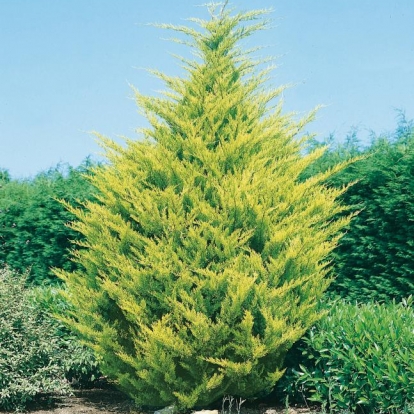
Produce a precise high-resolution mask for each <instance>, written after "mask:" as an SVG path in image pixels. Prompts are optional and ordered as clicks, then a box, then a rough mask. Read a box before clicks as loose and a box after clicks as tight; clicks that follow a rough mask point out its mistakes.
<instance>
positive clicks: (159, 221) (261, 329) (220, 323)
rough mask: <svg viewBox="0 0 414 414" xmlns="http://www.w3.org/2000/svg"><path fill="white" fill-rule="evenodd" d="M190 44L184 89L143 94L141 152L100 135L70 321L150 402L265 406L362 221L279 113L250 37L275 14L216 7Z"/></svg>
mask: <svg viewBox="0 0 414 414" xmlns="http://www.w3.org/2000/svg"><path fill="white" fill-rule="evenodd" d="M210 13H211V19H209V20H206V21H205V20H198V19H194V20H193V23H196V24H197V25H199V27H200V28H201V29H200V30H199V31H197V30H195V29H192V28H190V27H175V26H169V25H167V26H165V27H166V28H172V29H174V30H177V31H178V32H181V33H184V34H185V35H186V36H187V37H188V39H190V40H189V42H186V43H187V44H190V45H191V47H193V49H194V50H195V51H196V53H197V58H196V60H195V61H184V63H185V67H186V69H187V71H188V76H187V77H185V78H170V77H167V76H165V75H163V74H158V75H159V76H160V77H161V78H162V79H163V80H164V81H165V83H166V85H167V87H168V91H167V92H166V93H165V96H163V97H161V98H154V97H147V96H142V95H140V94H139V93H138V92H137V93H136V97H137V102H138V105H139V107H140V108H141V109H142V110H143V111H144V112H145V114H146V116H147V119H148V120H149V122H150V126H149V127H148V128H146V129H143V130H142V134H143V136H144V138H145V139H144V140H142V141H128V142H127V146H126V147H122V146H119V145H117V144H115V143H114V142H112V141H111V140H109V139H106V138H101V139H102V142H103V145H104V146H105V147H106V150H107V152H106V154H107V158H108V161H109V163H108V165H107V167H106V168H101V169H99V170H97V171H96V174H95V175H93V176H92V180H93V184H94V185H95V186H96V187H97V188H98V189H99V194H100V196H99V202H88V203H86V205H85V207H86V209H76V208H71V207H70V206H69V209H70V210H71V211H72V212H73V213H74V214H76V216H77V221H76V222H75V223H73V228H74V229H76V230H77V231H79V232H80V233H82V234H83V235H84V236H85V240H86V241H85V242H84V243H83V246H84V247H85V248H84V249H82V250H80V251H79V252H78V253H77V254H76V255H75V260H76V261H77V262H78V263H79V264H80V265H81V266H82V268H83V270H82V271H74V272H65V271H56V273H57V274H58V276H59V277H60V278H62V279H63V280H64V281H65V282H66V290H65V292H64V294H65V296H66V298H67V300H68V302H69V303H70V304H71V305H72V308H71V309H72V310H71V311H70V312H69V314H68V315H66V321H67V323H68V324H69V325H71V326H72V327H73V329H75V330H76V331H77V332H78V333H79V334H80V335H81V336H82V337H83V339H84V341H85V342H86V343H87V344H88V345H89V346H91V347H92V348H93V349H95V351H96V352H97V353H98V354H99V355H100V356H101V358H102V360H103V367H102V369H103V371H104V372H105V373H107V374H108V375H109V376H110V377H111V378H113V379H115V381H116V383H117V384H118V385H119V387H120V388H121V389H122V390H124V391H126V392H127V393H128V394H129V395H131V396H132V397H133V398H135V399H136V401H137V402H138V403H139V404H145V405H162V404H171V403H172V404H175V405H176V406H177V407H186V408H189V407H194V406H195V405H201V404H206V403H210V402H212V401H214V400H216V399H219V398H221V397H222V396H223V395H226V394H231V395H234V396H241V397H247V398H248V397H252V396H255V395H257V394H258V393H259V392H261V391H264V390H270V389H272V387H273V386H274V385H275V383H276V382H277V381H278V379H279V378H280V377H281V375H282V374H283V362H284V356H285V354H286V351H287V350H288V349H289V348H290V347H291V345H292V344H293V343H294V342H296V341H297V340H298V339H299V338H300V337H301V336H302V335H303V334H304V332H305V331H306V330H307V329H308V328H309V327H310V326H311V325H312V324H314V322H315V321H316V320H317V319H318V318H319V316H320V315H319V314H318V311H317V302H318V299H319V298H320V297H321V295H322V293H323V291H324V290H325V289H326V288H327V286H328V285H329V280H328V279H327V278H326V274H327V270H328V268H329V263H327V262H326V261H325V260H324V259H325V258H326V256H327V254H328V253H329V252H330V251H331V250H332V249H333V248H334V246H335V244H336V242H337V239H338V232H339V231H340V229H341V228H342V227H343V226H344V225H345V224H346V223H347V222H348V221H349V218H339V219H338V218H337V217H343V214H342V215H341V214H339V213H341V212H342V211H343V207H341V206H340V205H339V204H338V203H337V202H336V199H337V197H338V196H339V195H340V194H342V192H343V191H345V189H332V188H331V189H329V188H327V187H326V186H324V185H323V184H322V183H323V182H324V180H326V178H327V177H328V176H329V175H330V174H332V173H333V172H335V171H338V169H340V168H342V166H338V167H335V168H334V169H333V170H330V171H328V172H325V173H323V174H319V175H317V176H314V177H312V178H310V179H308V180H306V181H304V182H303V181H300V180H298V177H299V175H300V174H301V172H303V170H304V169H305V168H306V167H308V166H309V165H310V164H311V163H312V162H313V161H315V160H316V159H317V158H318V157H320V156H321V154H322V153H323V149H318V150H316V151H314V152H311V153H309V154H307V155H303V154H304V153H305V151H303V150H304V148H305V145H306V139H305V138H302V139H299V138H298V134H299V133H300V131H301V129H302V128H303V126H304V125H305V124H306V122H307V121H309V120H310V119H311V118H312V116H313V114H311V115H310V116H309V117H308V118H307V119H305V120H302V121H299V122H295V121H294V120H293V118H292V117H291V116H286V115H282V113H281V107H280V105H276V106H272V103H273V102H274V98H275V97H277V96H278V94H279V93H280V91H281V89H278V90H275V91H274V90H272V91H268V90H266V89H265V82H266V81H267V71H266V70H265V71H263V72H260V73H257V72H255V70H254V69H255V67H256V63H255V62H253V61H252V60H251V58H250V54H249V53H248V52H247V53H245V52H243V51H242V50H241V49H240V48H239V46H238V42H239V40H241V39H243V38H245V37H247V36H249V35H250V34H251V33H253V32H254V31H256V30H259V29H262V28H264V27H265V26H266V24H267V23H266V21H265V20H264V19H263V16H265V15H266V13H267V12H266V11H253V12H247V13H237V14H235V13H234V12H233V11H231V10H228V9H227V8H226V7H217V6H214V5H213V6H211V7H210Z"/></svg>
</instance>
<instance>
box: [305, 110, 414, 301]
mask: <svg viewBox="0 0 414 414" xmlns="http://www.w3.org/2000/svg"><path fill="white" fill-rule="evenodd" d="M331 141H332V140H331ZM328 143H329V142H328ZM330 143H331V144H333V145H332V146H331V148H330V150H329V151H327V152H326V153H325V154H324V155H323V156H322V157H321V159H319V160H318V161H317V162H316V163H314V164H313V165H312V166H311V167H310V168H309V169H308V170H307V171H306V173H305V174H304V176H303V178H305V177H309V176H311V175H312V174H315V173H317V172H320V171H324V170H326V169H328V168H330V167H332V166H333V165H335V164H336V163H337V162H341V161H344V160H346V159H349V158H350V157H355V156H363V157H364V158H363V159H362V160H360V161H357V162H355V163H353V164H351V165H350V166H349V167H348V168H346V169H345V170H343V171H341V172H339V173H338V174H336V175H335V176H334V177H333V178H330V179H329V181H328V183H329V185H332V186H334V187H341V186H343V185H344V184H347V183H349V182H354V181H355V182H356V183H355V185H353V186H352V187H350V188H349V189H348V191H347V192H346V193H344V194H343V196H342V197H341V199H342V200H343V202H344V203H345V204H346V205H351V206H354V207H353V208H354V210H355V211H359V214H358V215H357V216H356V217H355V218H354V219H353V220H352V222H351V223H350V224H349V226H348V228H347V231H346V233H345V235H344V237H343V238H342V239H341V241H340V243H339V246H338V247H337V248H336V249H335V251H334V252H333V254H332V255H331V257H332V259H333V262H334V265H335V267H334V272H333V273H334V276H335V277H336V278H335V280H334V282H333V283H332V285H331V287H330V291H331V292H332V293H335V294H339V295H340V296H342V297H343V298H346V299H348V300H350V301H355V300H357V301H359V302H367V301H373V300H375V301H390V300H392V299H397V300H400V299H401V298H404V297H406V296H408V295H411V294H414V241H413V238H412V234H414V233H413V232H414V126H413V123H412V122H410V121H407V120H406V119H405V117H404V116H403V114H400V119H399V123H398V126H397V128H396V131H395V132H394V133H393V134H391V135H388V136H373V137H372V142H371V144H370V145H368V146H366V147H363V146H362V144H361V142H360V141H359V140H358V137H357V133H356V131H353V132H352V133H351V134H350V135H349V136H348V138H347V140H346V141H345V142H344V143H342V144H338V143H335V142H330ZM319 145H321V144H319V143H315V146H319Z"/></svg>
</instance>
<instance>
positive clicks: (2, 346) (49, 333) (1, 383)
mask: <svg viewBox="0 0 414 414" xmlns="http://www.w3.org/2000/svg"><path fill="white" fill-rule="evenodd" d="M24 283H25V279H24V278H23V277H21V276H20V275H15V274H13V273H12V272H11V271H10V270H8V269H1V270H0V408H3V409H11V408H21V407H24V406H25V405H26V404H27V403H28V402H30V401H32V400H33V399H34V398H35V397H36V396H37V395H39V394H44V393H67V392H69V386H68V382H67V381H66V379H65V372H64V367H63V365H62V361H61V355H60V342H61V341H60V338H59V336H58V335H57V334H56V327H55V324H54V322H53V321H52V320H51V319H50V318H49V317H48V316H47V315H45V314H44V312H43V311H42V309H41V308H40V307H38V306H36V304H35V303H34V302H33V301H32V300H31V298H30V295H31V292H30V291H28V290H26V289H25V287H24Z"/></svg>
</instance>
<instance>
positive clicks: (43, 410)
mask: <svg viewBox="0 0 414 414" xmlns="http://www.w3.org/2000/svg"><path fill="white" fill-rule="evenodd" d="M216 408H218V407H216ZM218 411H219V413H220V408H219V410H218ZM26 413H30V414H114V413H115V414H153V413H154V410H143V409H140V408H138V407H137V406H136V405H135V404H134V402H133V401H132V400H131V399H130V398H128V397H127V396H126V395H125V394H123V393H121V392H119V391H117V390H116V389H113V388H104V389H91V390H75V391H74V393H73V395H72V396H49V397H44V398H41V399H39V400H38V401H36V403H34V404H32V405H31V406H30V407H29V408H28V409H27V411H26ZM0 414H12V413H10V412H5V411H1V410H0ZM227 414H317V412H316V411H315V410H312V409H310V408H306V407H294V408H288V409H287V408H286V407H284V406H280V405H279V406H278V405H277V404H274V403H273V404H272V403H271V402H268V403H265V402H261V403H259V402H257V403H251V404H249V405H247V404H246V405H243V406H242V408H241V411H240V413H237V411H236V410H235V409H234V408H233V410H232V412H230V413H228V412H227Z"/></svg>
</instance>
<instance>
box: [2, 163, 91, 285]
mask: <svg viewBox="0 0 414 414" xmlns="http://www.w3.org/2000/svg"><path fill="white" fill-rule="evenodd" d="M91 165H92V164H91V162H90V161H89V160H86V161H85V162H84V163H83V164H82V165H80V166H79V167H78V168H72V167H65V166H58V167H56V168H52V169H50V170H49V171H45V172H42V173H39V174H38V175H36V176H35V177H34V178H33V179H28V180H14V179H11V178H10V176H9V175H8V174H7V172H5V171H1V170H0V265H7V266H9V267H11V268H12V269H14V270H17V271H18V272H20V273H24V272H26V270H27V269H30V272H29V275H28V282H29V283H30V284H34V285H40V284H44V283H45V282H46V283H50V282H56V277H55V276H54V275H53V273H52V271H51V269H52V268H53V267H58V268H61V269H66V270H74V269H76V264H75V263H74V262H72V261H71V260H69V257H68V256H69V251H70V250H71V249H72V248H73V243H72V241H73V240H75V241H76V240H77V241H79V234H77V233H76V232H75V231H73V230H72V229H71V228H69V227H67V226H66V224H67V223H68V222H70V221H72V220H73V218H74V217H73V215H72V214H71V213H69V212H68V211H67V210H66V208H65V207H64V206H63V205H62V204H61V203H60V202H59V201H58V200H60V199H64V200H66V201H69V202H71V203H75V204H76V205H81V203H82V202H83V201H86V200H91V199H93V198H94V194H95V191H94V190H93V187H92V185H91V184H90V183H89V181H88V180H86V179H85V174H88V173H89V172H88V171H89V168H90V166H91Z"/></svg>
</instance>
